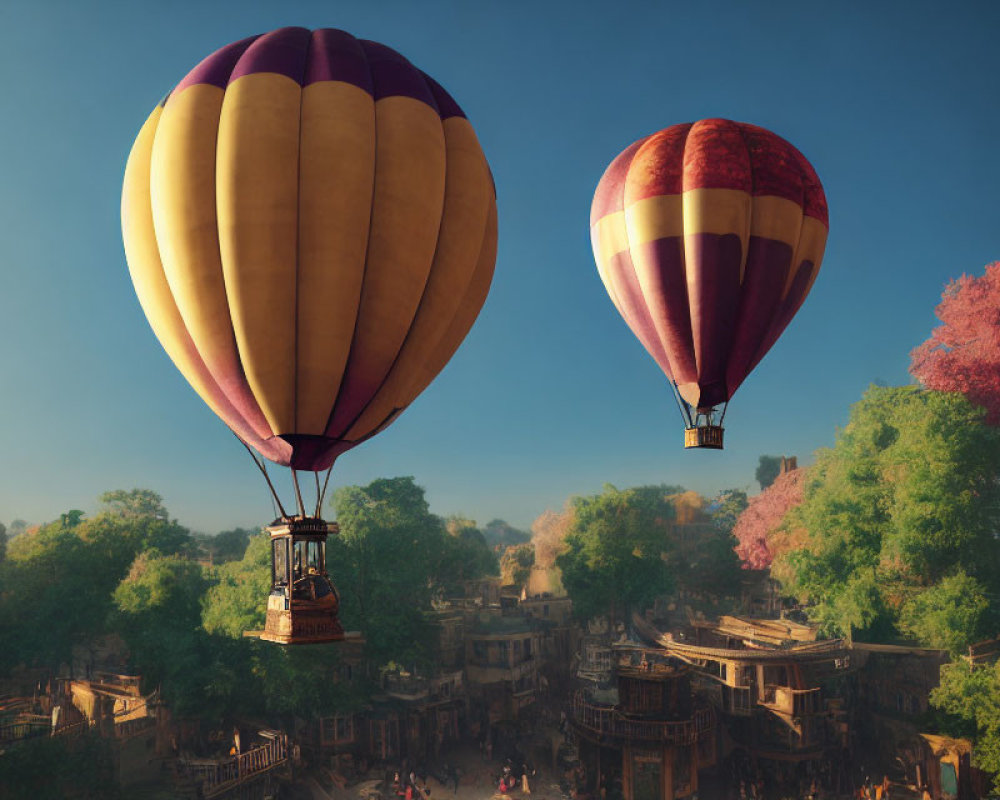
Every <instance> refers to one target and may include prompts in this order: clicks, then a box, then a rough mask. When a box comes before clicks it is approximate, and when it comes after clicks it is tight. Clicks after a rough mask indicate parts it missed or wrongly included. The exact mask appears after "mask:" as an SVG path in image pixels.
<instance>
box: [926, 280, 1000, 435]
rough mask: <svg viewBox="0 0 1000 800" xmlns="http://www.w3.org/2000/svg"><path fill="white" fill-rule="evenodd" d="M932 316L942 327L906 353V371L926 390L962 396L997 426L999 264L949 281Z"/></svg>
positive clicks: (999, 417) (999, 397)
mask: <svg viewBox="0 0 1000 800" xmlns="http://www.w3.org/2000/svg"><path fill="white" fill-rule="evenodd" d="M935 312H936V313H937V316H938V319H940V320H941V325H939V326H938V327H936V328H935V329H934V330H933V332H932V333H931V336H930V338H929V339H927V341H926V342H924V343H923V344H921V345H920V346H919V347H916V348H915V349H914V350H913V352H912V353H911V354H910V372H911V373H912V374H913V376H914V377H915V378H917V380H919V381H920V382H921V383H923V385H924V386H926V387H927V388H928V389H935V390H937V391H941V392H961V393H962V394H963V395H965V397H966V399H967V400H968V401H969V402H970V403H972V404H973V405H975V406H978V407H980V408H983V409H985V410H986V422H987V423H988V424H990V425H997V424H1000V262H994V263H992V264H988V265H987V266H986V272H985V274H984V275H982V276H980V277H972V276H969V275H963V276H962V277H960V278H959V279H958V280H955V281H952V282H951V283H949V284H948V286H947V287H946V288H945V290H944V294H943V295H942V297H941V303H940V304H939V305H938V307H937V308H936V309H935Z"/></svg>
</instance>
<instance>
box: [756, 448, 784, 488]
mask: <svg viewBox="0 0 1000 800" xmlns="http://www.w3.org/2000/svg"><path fill="white" fill-rule="evenodd" d="M780 474H781V456H761V457H760V459H759V461H758V462H757V471H756V472H754V474H753V476H754V479H755V480H756V481H757V483H759V484H760V490H761V491H764V490H765V489H766V488H767V487H768V486H770V485H771V484H772V483H774V479H775V478H777V477H778V475H780Z"/></svg>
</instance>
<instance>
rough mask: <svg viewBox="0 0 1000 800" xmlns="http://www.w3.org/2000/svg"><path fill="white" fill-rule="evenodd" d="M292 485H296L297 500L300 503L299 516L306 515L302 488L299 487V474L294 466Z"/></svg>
mask: <svg viewBox="0 0 1000 800" xmlns="http://www.w3.org/2000/svg"><path fill="white" fill-rule="evenodd" d="M292 485H293V486H294V487H295V501H296V502H297V503H298V505H299V516H300V517H304V516H305V515H306V507H305V504H304V503H303V502H302V490H301V489H300V488H299V475H298V473H297V472H296V471H295V468H294V467H293V468H292Z"/></svg>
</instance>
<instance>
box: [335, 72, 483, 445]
mask: <svg viewBox="0 0 1000 800" xmlns="http://www.w3.org/2000/svg"><path fill="white" fill-rule="evenodd" d="M418 71H419V72H420V74H421V75H422V76H423V78H424V80H425V82H426V83H427V85H428V87H429V89H430V90H431V92H432V94H433V93H434V90H435V89H437V90H440V92H441V93H443V94H444V105H445V106H446V107H445V108H444V109H443V110H442V109H441V108H439V112H440V115H441V117H442V118H441V125H442V129H443V133H444V141H445V147H446V150H447V147H448V135H447V132H446V129H445V127H444V126H445V121H446V120H445V119H444V116H445V115H447V118H448V119H451V118H461V119H463V121H465V122H466V123H467V122H468V119H467V118H466V117H465V114H464V112H462V110H461V108H459V107H458V104H457V103H455V101H454V99H453V98H451V97H450V95H448V94H447V91H446V90H445V89H444V88H443V87H441V86H440V84H437V82H436V81H434V79H433V78H431V77H430V76H428V75H427V74H426V73H424V72H422V71H420V70H418ZM435 102H437V103H438V105H439V106H441V104H442V99H441V98H439V97H437V95H436V94H435ZM449 103H450V104H451V106H452V107H447V106H448V104H449ZM451 112H457V113H451ZM469 129H470V131H471V132H472V137H473V141H474V143H475V146H476V153H477V154H478V157H479V158H478V161H479V163H480V166H481V167H482V168H483V170H484V171H483V172H482V173H481V174H480V175H478V176H475V179H476V180H477V181H478V182H479V183H480V189H481V190H482V189H486V191H485V193H484V195H483V206H482V209H481V210H482V212H483V219H482V226H481V228H480V231H479V235H478V236H477V237H476V239H475V240H473V241H475V242H476V250H475V252H476V255H475V257H474V258H473V259H472V261H471V262H470V263H471V266H469V267H467V268H466V269H465V282H464V283H463V284H462V285H461V286H456V287H451V288H452V289H453V291H452V294H454V295H458V298H459V301H458V303H457V304H456V305H455V307H454V309H453V310H452V313H451V316H450V317H449V318H448V319H446V320H444V321H441V322H439V323H438V325H437V327H438V329H439V330H438V333H437V335H436V336H434V337H433V338H427V339H425V341H424V349H425V352H424V354H423V357H422V358H420V359H419V360H418V359H417V357H416V356H412V355H409V354H407V358H408V359H409V365H410V367H411V368H412V374H411V375H410V377H409V379H408V380H405V381H403V382H401V383H399V385H397V386H396V387H395V399H393V398H391V397H390V398H389V400H390V402H391V403H392V404H393V408H394V410H393V411H392V412H390V413H389V415H388V416H387V417H385V418H384V419H382V420H380V421H377V422H376V423H375V425H374V427H369V426H371V420H369V421H368V423H367V424H365V425H364V426H361V428H360V429H361V431H362V432H363V436H364V438H367V437H368V436H371V435H374V433H375V432H378V431H381V430H383V429H384V428H386V427H387V426H388V424H390V423H391V422H392V420H393V419H394V418H395V417H396V416H398V415H399V414H400V413H402V411H403V410H405V409H406V408H407V407H409V405H410V403H412V401H413V400H415V399H416V398H417V397H418V396H419V395H420V394H421V393H422V392H423V391H424V390H425V389H426V388H427V386H428V385H429V384H423V385H421V384H422V380H421V377H420V376H421V374H423V373H425V372H427V371H428V370H427V366H428V364H429V363H430V362H432V361H433V354H434V352H435V350H436V348H437V346H438V345H439V344H440V343H441V342H442V341H444V340H445V339H446V338H447V335H448V330H449V327H450V326H451V325H452V324H453V322H454V320H455V319H457V318H458V317H459V316H460V315H461V309H462V298H464V296H465V294H466V291H467V290H468V289H469V287H470V285H471V283H472V281H473V278H474V276H475V273H476V268H477V266H478V264H479V262H480V259H481V255H482V251H483V247H484V246H485V242H486V237H487V234H488V230H489V223H490V211H491V207H495V205H496V186H495V184H494V182H493V178H492V174H491V173H490V171H489V164H488V162H487V161H486V157H485V154H484V153H483V152H482V147H481V145H480V144H479V140H478V137H476V136H475V131H472V128H471V125H469ZM454 138H455V135H454V134H453V135H452V140H453V141H454ZM448 163H449V162H448V161H447V159H446V161H445V171H446V175H445V185H446V186H447V170H448V168H449V167H448ZM487 187H488V188H487ZM490 195H492V196H490ZM447 205H448V195H447V191H446V193H445V197H444V201H443V203H442V215H441V219H440V222H439V225H438V240H437V243H436V246H435V253H434V256H433V257H432V263H431V266H432V269H431V272H430V274H429V275H428V280H427V283H426V284H425V287H424V294H423V296H422V297H421V301H420V303H419V304H418V307H417V310H416V312H415V314H414V317H413V324H412V325H411V327H410V329H409V331H408V332H407V335H406V337H405V338H404V340H403V342H402V344H401V346H400V349H399V351H398V352H397V354H396V357H395V359H394V360H393V363H392V364H391V365H390V368H389V371H388V372H387V373H386V376H385V379H384V380H383V383H382V385H381V386H379V388H378V389H376V390H375V391H374V392H373V393H372V396H371V398H370V401H369V402H368V403H366V404H365V406H364V407H363V408H362V409H361V411H360V412H359V413H358V415H357V416H356V417H355V419H354V420H352V421H351V423H350V425H349V426H348V427H347V429H346V434H347V435H350V434H351V433H352V432H353V429H354V428H356V427H358V426H360V424H361V422H363V421H364V415H365V414H366V413H368V412H369V411H370V410H371V408H372V407H373V404H375V403H376V402H378V401H379V400H380V399H381V400H382V402H385V400H386V398H380V396H381V394H382V392H383V390H385V389H386V385H387V384H389V382H390V381H391V380H393V378H395V377H396V371H397V367H398V366H399V365H400V359H402V358H403V357H404V353H405V351H406V346H407V344H408V343H409V341H410V339H411V337H412V336H413V334H414V330H415V329H416V327H417V323H418V321H419V320H421V319H422V317H421V310H422V309H423V307H424V305H425V303H427V302H429V301H428V300H427V292H428V291H429V290H430V288H431V284H432V282H433V279H434V274H435V272H436V270H435V269H434V265H435V264H437V263H438V252H439V250H440V247H441V231H442V229H443V228H444V226H445V223H446V218H447V214H446V213H445V212H446V209H447ZM457 272H458V275H457V277H458V278H459V279H461V278H462V269H461V265H459V269H458V270H457ZM480 305H482V304H481V303H480ZM423 333H424V335H425V336H426V332H423ZM462 338H463V339H464V338H465V337H464V336H463V337H462ZM459 344H461V342H459ZM456 349H457V348H456ZM397 401H398V402H401V403H403V405H395V402H397ZM366 429H369V430H367V431H366ZM351 441H355V439H351Z"/></svg>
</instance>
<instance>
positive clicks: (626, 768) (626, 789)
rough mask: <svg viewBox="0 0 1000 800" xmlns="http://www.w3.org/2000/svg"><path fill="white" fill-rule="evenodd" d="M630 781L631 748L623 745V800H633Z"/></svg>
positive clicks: (633, 795) (631, 775) (633, 793)
mask: <svg viewBox="0 0 1000 800" xmlns="http://www.w3.org/2000/svg"><path fill="white" fill-rule="evenodd" d="M632 780H633V774H632V748H631V747H629V746H628V745H625V747H623V748H622V792H623V793H624V795H625V800H635V790H634V788H633V786H632Z"/></svg>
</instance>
